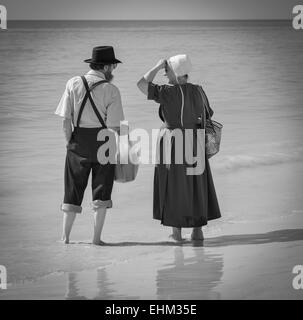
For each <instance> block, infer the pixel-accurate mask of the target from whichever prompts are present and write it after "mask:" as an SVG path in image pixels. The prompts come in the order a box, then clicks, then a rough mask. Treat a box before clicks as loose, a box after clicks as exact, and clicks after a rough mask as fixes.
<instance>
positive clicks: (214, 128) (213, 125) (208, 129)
mask: <svg viewBox="0 0 303 320" xmlns="http://www.w3.org/2000/svg"><path fill="white" fill-rule="evenodd" d="M198 90H199V92H200V94H201V97H202V101H203V114H204V117H203V119H204V128H205V151H206V154H207V158H208V159H209V158H211V157H212V156H214V155H215V154H217V153H218V152H219V150H220V144H221V134H222V128H223V125H222V124H221V123H219V122H218V121H215V120H212V119H211V115H210V111H209V103H208V99H207V97H206V94H205V92H204V90H203V89H202V87H201V86H198Z"/></svg>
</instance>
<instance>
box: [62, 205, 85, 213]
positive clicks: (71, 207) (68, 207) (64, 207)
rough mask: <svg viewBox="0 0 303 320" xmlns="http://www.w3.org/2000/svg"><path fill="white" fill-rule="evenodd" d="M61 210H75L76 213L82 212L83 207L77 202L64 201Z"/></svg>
mask: <svg viewBox="0 0 303 320" xmlns="http://www.w3.org/2000/svg"><path fill="white" fill-rule="evenodd" d="M61 210H62V211H64V212H75V213H81V212H82V207H81V206H77V205H75V204H69V203H62V204H61Z"/></svg>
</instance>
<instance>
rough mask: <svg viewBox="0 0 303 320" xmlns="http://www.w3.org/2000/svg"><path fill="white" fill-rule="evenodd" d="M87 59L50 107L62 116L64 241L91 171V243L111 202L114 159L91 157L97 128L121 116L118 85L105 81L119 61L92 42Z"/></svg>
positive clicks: (115, 125) (114, 124)
mask: <svg viewBox="0 0 303 320" xmlns="http://www.w3.org/2000/svg"><path fill="white" fill-rule="evenodd" d="M84 62H86V63H89V66H90V68H91V70H90V71H89V72H88V73H87V74H86V75H85V76H83V77H74V78H72V79H70V80H69V81H68V82H67V85H66V89H65V92H64V94H63V96H62V98H61V100H60V103H59V105H58V107H57V109H56V111H55V114H57V115H59V116H61V117H63V118H64V119H63V131H64V135H65V139H66V142H67V153H66V160H65V173H64V189H65V192H64V201H63V204H62V205H61V210H62V211H63V212H64V217H63V235H62V240H63V241H64V243H69V237H70V232H71V229H72V226H73V223H74V220H75V217H76V214H77V213H81V211H82V207H81V204H82V200H83V196H84V191H85V189H86V186H87V182H88V177H89V175H90V172H92V200H93V201H92V208H93V211H94V235H93V241H92V243H93V244H95V245H102V243H103V242H102V241H101V232H102V228H103V224H104V220H105V215H106V209H107V208H111V207H112V200H111V192H112V187H113V181H114V164H112V163H107V164H101V163H99V162H98V159H97V152H98V149H99V147H100V146H101V145H102V144H103V143H105V142H106V141H98V140H97V136H98V133H99V132H100V130H104V129H106V127H107V128H109V129H113V130H115V131H118V129H119V126H120V121H122V120H124V114H123V109H122V103H121V96H120V92H119V89H118V88H117V87H116V86H114V85H113V84H112V83H111V81H112V79H113V75H112V72H113V70H114V69H115V68H116V66H117V64H118V63H121V61H119V60H117V59H116V58H115V53H114V49H113V47H111V46H100V47H95V48H94V49H93V52H92V58H91V59H87V60H85V61H84Z"/></svg>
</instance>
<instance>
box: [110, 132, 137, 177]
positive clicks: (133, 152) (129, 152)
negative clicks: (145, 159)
mask: <svg viewBox="0 0 303 320" xmlns="http://www.w3.org/2000/svg"><path fill="white" fill-rule="evenodd" d="M133 145H134V143H133V142H132V141H130V140H129V137H128V136H127V139H122V140H120V139H119V144H118V146H119V149H118V150H119V152H118V157H117V164H116V165H115V181H117V182H122V183H124V182H131V181H134V180H135V179H136V176H137V173H138V169H139V164H138V163H139V161H138V150H137V149H135V148H132V146H133ZM121 159H124V161H120V160H121ZM125 159H126V160H127V161H125ZM120 162H122V163H120ZM123 162H128V163H123Z"/></svg>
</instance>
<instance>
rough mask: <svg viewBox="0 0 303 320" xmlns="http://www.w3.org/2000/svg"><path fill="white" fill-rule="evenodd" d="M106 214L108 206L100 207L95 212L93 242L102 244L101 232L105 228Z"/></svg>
mask: <svg viewBox="0 0 303 320" xmlns="http://www.w3.org/2000/svg"><path fill="white" fill-rule="evenodd" d="M105 215H106V208H105V207H104V208H98V209H96V210H95V212H94V237H93V244H96V245H102V244H103V242H102V241H101V232H102V229H103V225H104V221H105Z"/></svg>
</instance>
